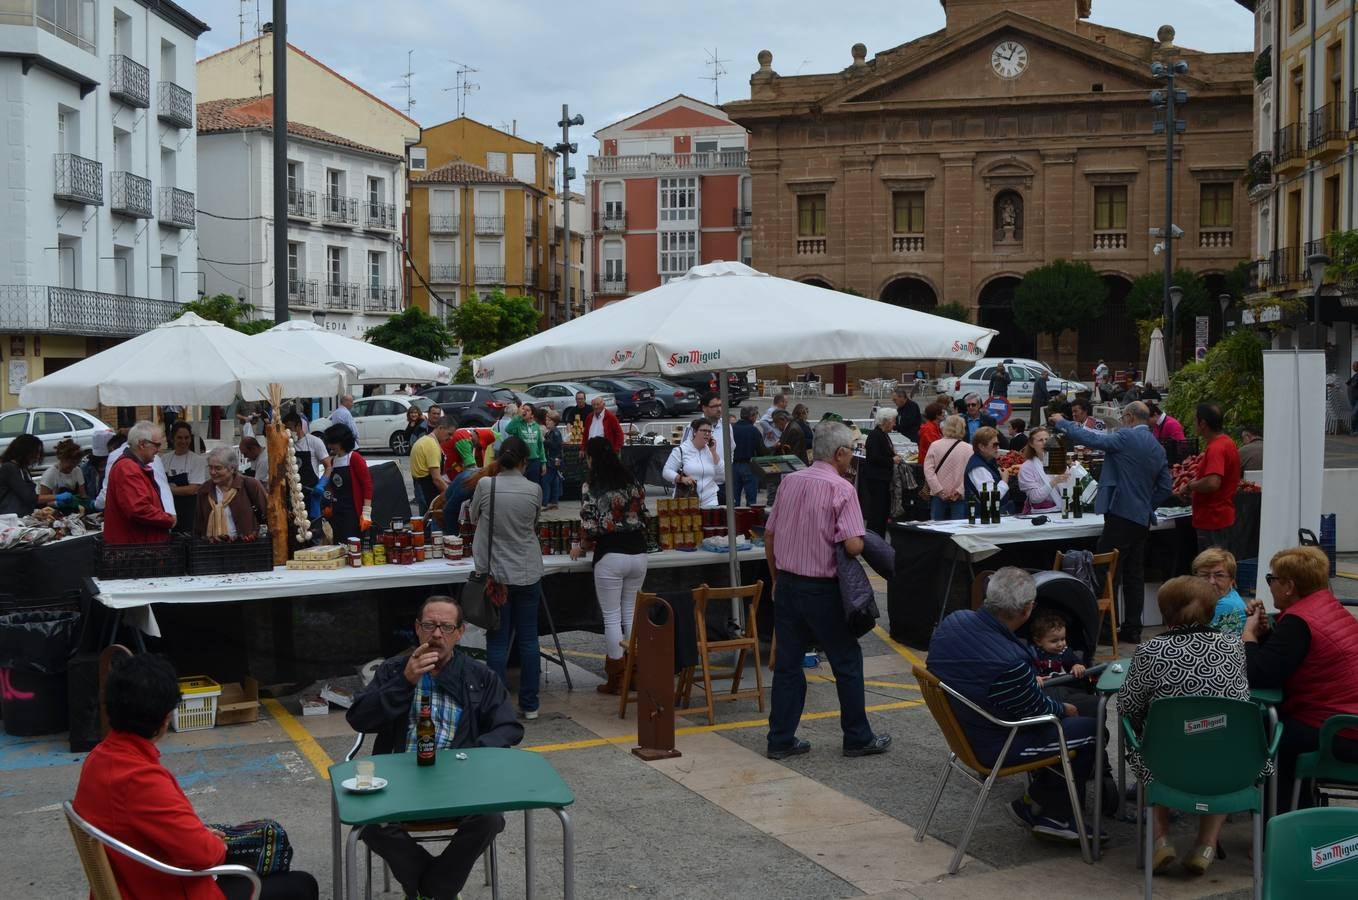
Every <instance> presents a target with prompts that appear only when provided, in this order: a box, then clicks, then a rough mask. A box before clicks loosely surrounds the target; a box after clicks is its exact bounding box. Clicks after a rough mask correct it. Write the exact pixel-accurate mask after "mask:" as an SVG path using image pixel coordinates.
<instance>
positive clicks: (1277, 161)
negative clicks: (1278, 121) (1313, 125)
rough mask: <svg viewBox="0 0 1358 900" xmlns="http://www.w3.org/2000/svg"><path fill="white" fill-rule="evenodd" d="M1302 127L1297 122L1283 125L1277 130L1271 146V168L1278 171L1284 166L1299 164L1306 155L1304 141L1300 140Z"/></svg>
mask: <svg viewBox="0 0 1358 900" xmlns="http://www.w3.org/2000/svg"><path fill="white" fill-rule="evenodd" d="M1302 137H1303V132H1302V126H1301V123H1299V122H1293V123H1292V124H1291V125H1284V126H1283V127H1282V128H1279V129H1278V133H1277V137H1276V139H1275V140H1274V144H1273V168H1274V169H1280V168H1282V167H1283V166H1284V165H1285V164H1288V163H1293V164H1299V163H1300V162H1301V160H1302V158H1303V157H1304V156H1305V154H1306V148H1305V146H1304V145H1305V141H1303V140H1302Z"/></svg>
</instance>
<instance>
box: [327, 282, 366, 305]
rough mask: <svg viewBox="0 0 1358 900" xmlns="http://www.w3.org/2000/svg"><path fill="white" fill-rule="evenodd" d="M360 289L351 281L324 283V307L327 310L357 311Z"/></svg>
mask: <svg viewBox="0 0 1358 900" xmlns="http://www.w3.org/2000/svg"><path fill="white" fill-rule="evenodd" d="M360 293H361V288H360V286H359V285H357V284H354V283H353V282H351V281H327V282H326V283H325V306H326V308H327V309H348V310H357V309H358V307H359V302H360V300H359V294H360Z"/></svg>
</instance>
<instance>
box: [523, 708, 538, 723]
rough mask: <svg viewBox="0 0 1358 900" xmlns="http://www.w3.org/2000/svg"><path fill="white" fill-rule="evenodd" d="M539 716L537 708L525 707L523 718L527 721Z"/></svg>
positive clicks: (534, 719)
mask: <svg viewBox="0 0 1358 900" xmlns="http://www.w3.org/2000/svg"><path fill="white" fill-rule="evenodd" d="M537 717H538V711H537V710H536V709H525V710H524V711H523V719H524V721H525V722H533V721H536V720H537Z"/></svg>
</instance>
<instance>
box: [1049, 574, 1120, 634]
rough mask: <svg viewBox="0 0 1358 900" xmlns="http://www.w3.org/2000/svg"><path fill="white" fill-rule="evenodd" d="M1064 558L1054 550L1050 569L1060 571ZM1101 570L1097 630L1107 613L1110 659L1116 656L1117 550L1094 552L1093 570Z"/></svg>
mask: <svg viewBox="0 0 1358 900" xmlns="http://www.w3.org/2000/svg"><path fill="white" fill-rule="evenodd" d="M1064 560H1065V555H1064V554H1063V553H1062V552H1061V551H1060V550H1057V551H1056V561H1055V562H1054V563H1052V570H1053V571H1056V572H1060V571H1061V563H1062V562H1063V561H1064ZM1099 570H1102V571H1103V590H1102V591H1100V592H1099V630H1100V631H1102V630H1103V617H1104V614H1105V613H1107V615H1108V618H1109V623H1108V624H1109V626H1110V627H1111V628H1112V632H1113V655H1112V656H1111V657H1110V659H1117V658H1118V599H1117V598H1118V595H1117V583H1118V551H1116V550H1109V551H1108V552H1107V553H1095V554H1094V571H1095V572H1098V571H1099Z"/></svg>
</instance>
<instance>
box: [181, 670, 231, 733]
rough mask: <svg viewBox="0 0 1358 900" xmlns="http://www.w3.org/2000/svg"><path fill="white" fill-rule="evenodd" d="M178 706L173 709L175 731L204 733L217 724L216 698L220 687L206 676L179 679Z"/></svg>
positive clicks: (220, 693) (219, 694)
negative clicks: (179, 695) (179, 696)
mask: <svg viewBox="0 0 1358 900" xmlns="http://www.w3.org/2000/svg"><path fill="white" fill-rule="evenodd" d="M179 693H180V694H181V695H182V697H181V699H180V701H179V705H178V706H176V707H175V708H174V730H175V731H204V730H206V729H208V728H212V727H213V726H215V725H216V724H217V698H218V697H220V696H221V695H222V686H221V685H220V684H218V683H217V682H215V681H213V680H212V679H211V678H208V677H207V676H206V675H193V676H191V677H189V678H181V679H179Z"/></svg>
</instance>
